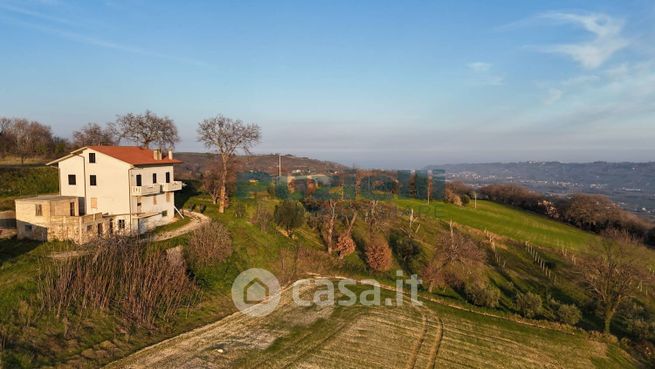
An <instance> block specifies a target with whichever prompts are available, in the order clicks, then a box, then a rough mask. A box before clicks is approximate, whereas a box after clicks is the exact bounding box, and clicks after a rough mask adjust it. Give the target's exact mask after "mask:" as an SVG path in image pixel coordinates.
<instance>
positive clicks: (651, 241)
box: [646, 228, 655, 246]
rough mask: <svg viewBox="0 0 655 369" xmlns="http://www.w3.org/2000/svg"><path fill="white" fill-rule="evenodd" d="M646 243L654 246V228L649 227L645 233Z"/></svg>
mask: <svg viewBox="0 0 655 369" xmlns="http://www.w3.org/2000/svg"><path fill="white" fill-rule="evenodd" d="M646 243H647V244H649V245H651V246H655V228H653V229H651V230H650V231H648V233H647V234H646Z"/></svg>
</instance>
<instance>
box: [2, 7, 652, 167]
mask: <svg viewBox="0 0 655 369" xmlns="http://www.w3.org/2000/svg"><path fill="white" fill-rule="evenodd" d="M0 32H1V33H2V34H3V37H2V39H0V53H1V54H2V55H3V57H2V58H0V68H2V70H3V73H2V74H0V116H10V117H25V118H28V119H34V120H38V121H40V122H42V123H44V124H47V125H50V126H51V127H52V128H53V131H54V133H55V134H57V135H60V136H64V137H69V136H70V135H71V133H72V131H73V130H76V129H79V128H80V127H81V126H83V125H84V124H86V123H87V122H98V123H105V122H108V121H112V120H114V119H115V117H116V115H117V114H124V113H127V112H135V113H139V112H143V111H145V110H146V109H150V110H152V111H154V112H155V113H157V114H159V115H167V116H169V117H171V118H173V119H174V120H175V122H176V123H177V125H178V128H179V131H180V136H181V138H182V141H181V142H180V143H179V144H178V145H177V148H176V149H177V151H195V152H199V151H203V150H204V148H203V147H202V145H201V144H200V143H198V142H197V141H196V133H195V130H196V126H197V123H198V122H199V121H200V120H202V119H204V118H207V117H211V116H214V115H217V114H224V115H226V116H228V117H232V118H239V119H242V120H244V121H246V122H254V123H257V124H259V125H260V126H261V128H262V134H263V140H262V143H261V144H260V145H258V146H257V147H256V148H255V150H254V152H257V153H269V152H284V153H291V154H294V155H299V156H308V157H312V158H318V159H322V160H331V161H336V162H340V163H343V164H346V165H352V164H355V165H358V166H362V167H380V168H399V167H402V168H408V167H415V168H420V167H424V166H426V165H439V164H445V163H480V162H512V161H561V162H593V161H610V162H621V161H632V162H648V161H652V160H653V158H654V157H655V145H653V142H655V129H654V128H655V127H654V125H655V119H654V118H655V47H654V46H653V45H655V4H653V3H652V2H649V1H643V0H630V1H622V2H619V3H617V2H614V1H609V0H604V1H597V2H593V3H589V2H584V1H574V2H570V1H553V2H548V3H541V2H525V1H519V0H512V1H510V0H507V1H503V2H501V4H498V3H496V4H492V3H488V2H458V3H457V4H438V3H424V2H402V3H398V2H372V1H362V2H356V3H353V2H329V3H328V2H311V3H307V2H262V1H260V2H248V3H200V2H198V3H193V2H192V3H186V4H184V5H181V4H176V3H168V2H156V3H148V2H128V1H122V0H112V1H107V2H100V3H95V2H94V3H86V2H75V1H67V0H47V1H45V0H40V1H37V0H30V1H14V0H0Z"/></svg>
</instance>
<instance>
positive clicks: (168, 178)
mask: <svg viewBox="0 0 655 369" xmlns="http://www.w3.org/2000/svg"><path fill="white" fill-rule="evenodd" d="M166 183H171V172H166Z"/></svg>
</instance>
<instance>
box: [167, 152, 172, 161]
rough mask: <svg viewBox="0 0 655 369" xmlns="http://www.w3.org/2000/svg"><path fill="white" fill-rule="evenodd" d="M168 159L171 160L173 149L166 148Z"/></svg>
mask: <svg viewBox="0 0 655 369" xmlns="http://www.w3.org/2000/svg"><path fill="white" fill-rule="evenodd" d="M168 160H173V150H168Z"/></svg>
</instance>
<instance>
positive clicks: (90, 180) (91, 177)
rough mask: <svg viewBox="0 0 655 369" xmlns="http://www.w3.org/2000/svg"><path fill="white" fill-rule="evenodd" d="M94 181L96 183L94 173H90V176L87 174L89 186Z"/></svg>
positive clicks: (93, 184)
mask: <svg viewBox="0 0 655 369" xmlns="http://www.w3.org/2000/svg"><path fill="white" fill-rule="evenodd" d="M96 183H97V182H96V175H95V174H91V176H89V184H90V185H91V186H95V185H96Z"/></svg>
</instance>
